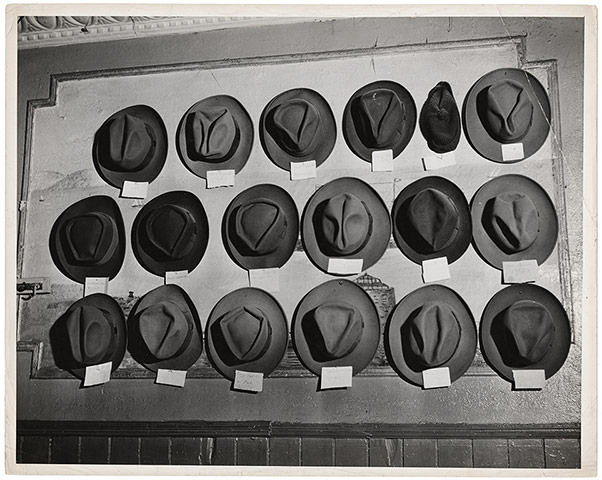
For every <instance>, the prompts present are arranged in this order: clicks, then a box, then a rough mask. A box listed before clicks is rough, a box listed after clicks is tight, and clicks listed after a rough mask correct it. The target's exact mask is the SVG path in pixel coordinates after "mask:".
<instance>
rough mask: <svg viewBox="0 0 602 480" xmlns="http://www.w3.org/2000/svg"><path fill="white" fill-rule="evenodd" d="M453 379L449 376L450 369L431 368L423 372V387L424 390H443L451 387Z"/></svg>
mask: <svg viewBox="0 0 602 480" xmlns="http://www.w3.org/2000/svg"><path fill="white" fill-rule="evenodd" d="M450 385H451V378H450V376H449V368H447V367H442V368H429V369H428V370H423V371H422V386H423V388H425V389H427V388H441V387H449V386H450Z"/></svg>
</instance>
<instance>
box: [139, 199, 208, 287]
mask: <svg viewBox="0 0 602 480" xmlns="http://www.w3.org/2000/svg"><path fill="white" fill-rule="evenodd" d="M169 204H171V205H177V206H178V207H182V208H184V209H185V210H187V211H188V212H189V213H190V215H191V216H192V218H193V219H194V221H195V223H196V226H197V238H196V240H195V242H196V244H195V245H194V246H193V247H192V248H191V250H190V253H188V254H187V255H185V256H184V257H183V258H180V259H177V260H169V261H162V260H158V259H157V258H156V257H155V256H154V255H152V254H151V253H149V248H148V245H147V240H146V239H145V238H146V235H145V233H144V229H145V227H146V222H147V220H148V217H149V215H150V214H151V213H152V212H153V211H155V210H156V209H158V208H159V207H161V206H163V205H169ZM208 243H209V222H208V219H207V214H206V213H205V209H204V207H203V204H202V203H201V201H200V200H199V199H198V198H197V196H196V195H194V194H193V193H191V192H187V191H173V192H167V193H164V194H162V195H159V196H158V197H155V198H153V199H152V200H151V201H150V202H148V203H147V204H146V205H144V207H142V210H140V212H139V213H138V215H136V218H135V219H134V224H133V225H132V250H133V251H134V255H135V256H136V259H137V260H138V262H139V263H140V265H142V266H143V267H144V268H145V269H146V270H148V271H149V272H151V273H154V274H155V275H159V276H163V275H165V272H173V271H180V270H188V272H192V270H194V269H195V268H196V266H197V265H198V264H199V262H200V261H201V259H202V258H203V255H204V254H205V251H206V250H207V245H208Z"/></svg>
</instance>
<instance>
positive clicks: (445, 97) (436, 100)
mask: <svg viewBox="0 0 602 480" xmlns="http://www.w3.org/2000/svg"><path fill="white" fill-rule="evenodd" d="M419 124H420V131H421V132H422V136H423V137H424V139H425V140H426V143H427V144H428V147H429V148H430V149H431V150H432V151H433V152H435V153H447V152H451V151H453V150H455V149H456V147H457V146H458V142H459V141H460V133H461V132H462V127H461V125H460V112H459V111H458V106H457V105H456V100H455V99H454V94H453V92H452V89H451V86H450V84H449V83H447V82H439V83H438V84H437V85H435V87H434V88H433V89H432V90H431V91H430V92H429V94H428V96H427V98H426V101H425V102H424V105H423V106H422V110H420V121H419Z"/></svg>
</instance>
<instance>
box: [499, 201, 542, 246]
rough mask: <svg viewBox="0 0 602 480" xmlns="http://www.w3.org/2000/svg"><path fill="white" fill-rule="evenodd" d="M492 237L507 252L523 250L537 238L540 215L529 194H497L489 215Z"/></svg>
mask: <svg viewBox="0 0 602 480" xmlns="http://www.w3.org/2000/svg"><path fill="white" fill-rule="evenodd" d="M489 221H490V225H491V227H492V232H493V233H492V237H493V238H492V239H493V241H494V242H495V243H496V245H497V246H498V247H499V248H500V249H502V250H503V251H504V252H506V253H516V252H522V251H523V250H526V249H527V248H529V247H530V246H531V245H532V244H533V242H535V240H536V239H537V235H538V232H539V216H538V213H537V208H536V207H535V204H534V203H533V201H532V200H531V199H530V198H529V196H528V195H526V194H524V193H522V192H505V193H502V194H499V195H497V196H496V197H495V198H494V199H493V201H492V206H491V216H490V217H489Z"/></svg>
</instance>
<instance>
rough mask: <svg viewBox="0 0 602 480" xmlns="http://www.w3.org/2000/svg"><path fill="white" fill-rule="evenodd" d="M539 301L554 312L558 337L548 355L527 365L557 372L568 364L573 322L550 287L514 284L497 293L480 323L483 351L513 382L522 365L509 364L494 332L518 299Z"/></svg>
mask: <svg viewBox="0 0 602 480" xmlns="http://www.w3.org/2000/svg"><path fill="white" fill-rule="evenodd" d="M521 300H531V301H535V302H537V303H539V304H541V305H543V306H545V308H546V309H547V310H548V311H549V312H550V317H551V319H552V322H553V325H554V339H553V342H552V344H551V346H550V349H549V350H548V352H547V353H546V355H545V356H544V357H543V358H541V359H540V360H539V361H537V362H535V363H533V364H531V365H529V366H528V367H524V369H527V370H536V369H542V370H545V376H546V379H548V378H550V377H551V376H552V375H554V374H555V373H556V372H557V371H558V370H559V369H560V367H562V365H563V364H564V362H565V360H566V358H567V356H568V354H569V349H570V346H571V326H570V323H569V318H568V316H567V314H566V311H565V309H564V307H563V306H562V304H561V303H560V301H559V300H558V299H557V298H556V297H555V296H554V295H553V294H552V293H551V292H550V291H548V290H546V289H545V288H543V287H540V286H538V285H530V284H521V285H510V286H509V287H506V288H504V289H503V290H500V291H499V292H498V293H496V294H495V295H494V296H493V297H492V298H491V300H489V303H487V306H486V307H485V310H484V311H483V317H482V318H481V326H480V340H481V351H482V352H483V356H484V357H485V360H487V363H489V365H490V366H491V367H492V368H493V369H494V370H495V371H496V372H497V373H498V374H499V375H501V376H502V377H503V378H505V379H506V380H508V381H510V382H512V381H513V380H514V376H513V374H512V370H520V369H521V368H517V367H511V366H508V365H507V364H506V363H505V362H504V359H503V355H502V354H501V353H500V350H499V348H498V345H497V344H496V342H495V340H494V335H493V334H492V331H493V328H494V327H495V325H496V323H497V322H499V321H500V317H501V316H502V315H503V314H504V312H505V311H506V310H507V309H508V308H510V307H511V306H512V305H513V304H514V303H515V302H518V301H521Z"/></svg>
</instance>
